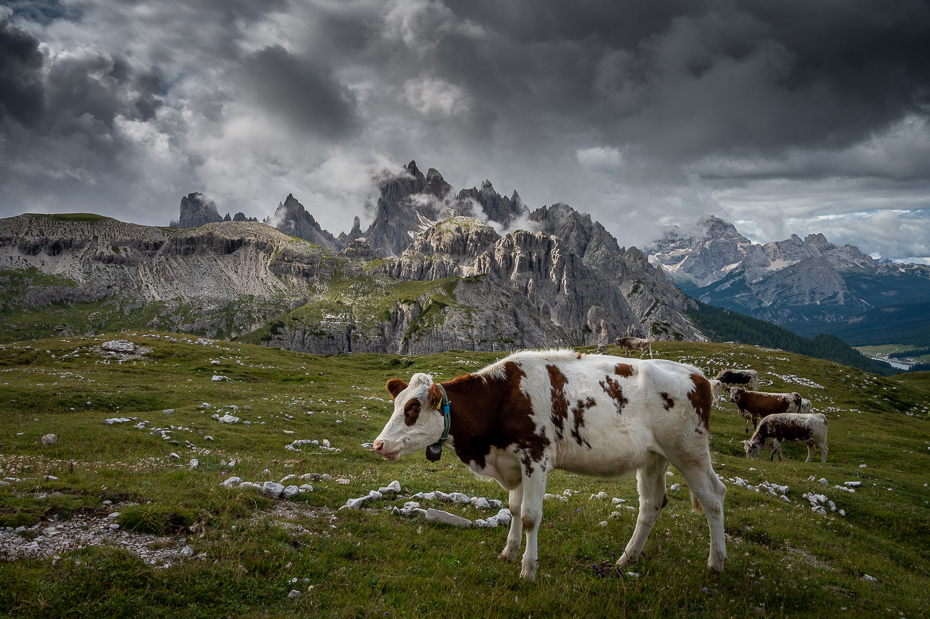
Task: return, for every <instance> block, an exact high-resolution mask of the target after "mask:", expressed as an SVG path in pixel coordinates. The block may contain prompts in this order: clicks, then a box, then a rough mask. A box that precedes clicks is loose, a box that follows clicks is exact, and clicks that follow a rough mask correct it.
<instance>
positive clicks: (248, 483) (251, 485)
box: [239, 481, 262, 490]
mask: <svg viewBox="0 0 930 619" xmlns="http://www.w3.org/2000/svg"><path fill="white" fill-rule="evenodd" d="M239 488H240V489H241V488H254V489H255V490H261V489H262V485H261V484H256V483H255V482H253V481H244V482H242V483H241V484H239Z"/></svg>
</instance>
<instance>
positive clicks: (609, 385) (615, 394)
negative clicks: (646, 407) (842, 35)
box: [600, 376, 629, 414]
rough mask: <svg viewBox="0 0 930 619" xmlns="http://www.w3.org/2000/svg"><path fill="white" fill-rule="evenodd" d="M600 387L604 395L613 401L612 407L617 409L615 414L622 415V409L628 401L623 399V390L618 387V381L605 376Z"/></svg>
mask: <svg viewBox="0 0 930 619" xmlns="http://www.w3.org/2000/svg"><path fill="white" fill-rule="evenodd" d="M600 385H601V389H603V390H604V393H606V394H607V395H609V396H610V397H611V399H612V400H613V401H614V406H616V407H617V412H618V413H620V414H623V407H624V406H626V405H627V403H628V402H629V400H627V399H626V398H625V397H623V389H622V388H621V387H620V383H619V381H616V380H614V379H612V378H611V377H610V376H605V377H604V380H602V381H601V383H600Z"/></svg>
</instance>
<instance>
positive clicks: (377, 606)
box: [0, 331, 930, 618]
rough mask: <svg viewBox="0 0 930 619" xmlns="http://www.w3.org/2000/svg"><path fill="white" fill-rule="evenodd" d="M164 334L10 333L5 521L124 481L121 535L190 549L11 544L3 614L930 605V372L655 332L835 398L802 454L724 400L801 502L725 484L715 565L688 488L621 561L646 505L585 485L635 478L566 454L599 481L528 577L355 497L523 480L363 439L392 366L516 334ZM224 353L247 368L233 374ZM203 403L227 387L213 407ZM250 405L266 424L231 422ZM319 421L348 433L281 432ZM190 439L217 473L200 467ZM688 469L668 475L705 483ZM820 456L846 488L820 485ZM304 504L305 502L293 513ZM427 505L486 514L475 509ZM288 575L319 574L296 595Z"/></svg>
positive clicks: (480, 539)
mask: <svg viewBox="0 0 930 619" xmlns="http://www.w3.org/2000/svg"><path fill="white" fill-rule="evenodd" d="M151 334H152V332H149V331H140V332H136V333H134V334H133V333H120V334H109V335H108V336H97V338H93V337H87V338H80V337H65V338H62V337H59V338H54V339H46V340H40V341H29V342H20V343H13V344H5V345H3V347H0V390H2V393H3V397H2V398H0V469H2V470H0V479H2V478H4V477H15V478H18V479H21V480H22V481H20V482H15V483H13V484H11V485H10V486H4V487H0V527H7V526H11V527H17V526H30V525H32V524H34V523H36V522H47V521H48V520H49V519H51V518H53V517H56V518H57V522H67V521H71V520H73V519H75V518H78V517H81V516H96V517H100V516H105V515H106V514H107V513H110V512H111V511H113V509H114V507H113V506H112V505H107V504H104V501H111V502H113V504H116V505H118V506H119V508H118V511H120V512H121V515H120V517H119V520H118V522H119V524H121V527H122V529H123V530H131V531H135V532H136V533H135V534H156V535H165V536H169V538H170V543H171V544H174V545H175V546H183V545H185V544H186V545H190V546H191V547H192V549H193V556H192V557H191V558H189V559H177V560H175V561H172V565H171V566H170V567H167V568H164V569H162V568H156V567H152V566H149V565H147V564H145V563H144V562H143V561H142V560H140V559H139V558H138V557H136V556H135V555H133V554H130V553H129V552H127V551H126V550H124V549H123V548H122V547H120V546H118V545H111V546H102V547H93V548H84V549H82V550H76V551H72V552H68V553H65V554H63V555H62V556H61V558H60V559H57V560H55V559H53V558H52V557H48V558H43V559H29V560H17V561H6V562H3V561H0V616H16V617H34V616H78V615H82V616H94V617H107V616H147V617H148V616H152V617H163V616H164V617H167V616H190V617H200V616H203V617H207V616H210V617H215V616H245V617H286V616H295V617H296V616H308V615H309V616H322V617H329V616H333V617H368V616H371V617H375V616H377V617H385V616H391V617H394V616H404V617H407V616H410V617H413V616H416V617H475V616H501V617H517V616H519V617H527V616H530V615H532V616H533V617H566V616H570V617H624V616H637V617H641V616H642V617H697V616H700V617H824V616H850V617H854V616H855V617H861V616H874V617H888V616H894V617H898V616H901V615H900V614H899V613H903V616H904V617H909V618H911V617H922V616H927V610H926V609H927V608H928V607H930V603H928V593H927V591H928V590H930V569H928V567H927V566H928V565H930V504H928V501H930V490H928V487H927V486H926V485H925V484H926V483H927V479H928V478H927V470H928V463H930V451H928V446H930V419H928V417H930V409H928V407H930V378H928V376H925V375H922V374H912V375H898V376H894V377H881V376H876V375H873V374H868V373H865V372H863V371H861V370H857V369H853V368H849V367H845V366H840V365H837V364H834V363H830V362H827V361H822V360H817V359H813V358H809V357H803V356H800V355H795V354H792V353H786V352H782V351H775V350H771V349H762V348H759V347H755V346H748V345H739V344H716V343H706V344H697V343H687V342H675V343H665V342H657V343H655V344H653V349H654V353H655V355H656V357H661V358H666V359H673V360H680V361H684V362H688V363H694V364H696V365H698V366H699V367H701V368H702V369H703V370H704V371H705V373H706V374H707V375H713V374H716V373H717V372H718V371H719V370H720V369H723V368H725V367H754V368H755V369H757V370H758V371H759V374H760V377H761V379H762V381H763V389H764V390H771V391H786V390H790V391H794V390H797V391H800V392H801V393H802V395H804V396H805V397H807V398H809V399H811V400H812V402H813V404H814V408H815V410H818V411H820V412H823V413H824V414H826V415H827V416H828V418H829V427H830V430H829V432H830V434H829V442H830V459H829V461H828V462H827V463H826V464H820V463H819V462H813V463H805V462H803V460H804V458H805V457H806V448H805V447H804V446H798V445H787V446H785V447H784V453H785V457H786V460H785V461H784V462H783V463H779V462H777V461H776V462H774V463H771V462H769V461H768V460H767V459H761V460H758V461H747V460H745V459H744V458H743V457H742V446H741V445H740V443H739V441H741V440H743V439H744V438H745V437H746V435H745V433H744V431H743V426H744V423H743V421H742V419H740V418H739V417H738V415H737V414H736V411H735V409H734V408H733V406H732V405H726V406H724V407H723V408H722V409H715V410H714V411H713V414H712V418H711V430H712V432H713V436H712V439H711V449H712V451H713V459H714V462H715V468H716V470H717V472H718V473H719V474H720V475H722V476H723V477H725V478H727V479H728V480H729V479H732V478H735V477H741V478H742V479H746V480H748V481H749V483H751V484H759V483H761V482H762V481H765V480H768V481H770V482H773V483H778V484H786V485H788V486H789V487H790V490H789V493H788V496H789V498H790V499H791V503H785V502H783V501H781V500H779V499H774V498H771V497H769V496H768V495H766V494H764V493H755V492H751V491H749V490H747V489H745V488H741V487H738V486H736V485H734V484H732V483H729V482H728V483H727V488H728V494H727V497H726V502H725V513H726V516H725V518H726V519H725V523H726V531H727V534H728V538H729V539H728V554H729V560H728V562H727V566H726V571H725V572H724V573H723V574H719V575H715V574H709V573H707V572H706V570H705V562H706V559H707V552H708V534H707V526H706V521H705V520H704V518H703V517H701V516H698V515H696V514H694V513H693V512H692V511H691V509H690V504H689V500H688V493H687V490H686V489H684V490H682V491H679V492H672V491H669V504H668V505H667V506H666V508H665V511H664V512H663V514H662V516H661V517H660V518H659V521H658V522H657V524H656V527H655V529H654V530H653V532H652V535H651V536H650V538H649V541H648V542H647V544H646V548H645V550H646V556H645V557H644V558H643V559H642V560H641V561H640V563H638V564H637V565H636V566H635V567H634V568H633V569H632V570H630V571H634V572H636V573H638V574H639V577H632V576H629V575H627V574H625V573H620V574H618V572H617V571H616V568H615V566H614V562H615V561H616V558H617V556H618V555H619V554H620V553H621V552H622V550H623V547H624V546H625V545H626V542H627V541H628V539H629V537H630V535H631V534H632V530H633V526H634V519H635V512H634V511H627V510H623V511H622V512H621V514H622V515H621V517H619V518H610V517H609V514H610V512H611V511H613V507H612V506H611V505H610V504H609V501H606V502H605V501H597V500H594V501H592V500H589V499H588V497H589V496H590V495H591V494H595V493H597V492H599V491H601V490H603V491H606V492H607V493H608V495H609V496H610V497H619V498H623V499H626V500H627V501H628V503H627V504H628V505H636V497H637V494H636V487H635V480H633V479H623V480H602V479H593V478H587V477H581V476H577V475H572V474H567V473H564V472H560V471H557V472H555V473H553V474H552V475H551V476H550V479H549V484H548V488H547V490H548V491H549V492H551V493H561V492H562V491H564V490H565V489H571V490H573V491H577V492H576V493H575V494H574V495H573V496H572V498H570V499H569V500H568V501H565V502H562V501H557V500H547V501H546V503H545V507H544V510H545V516H544V521H543V525H542V528H541V532H540V536H539V559H540V570H539V575H538V579H537V582H536V583H527V582H524V581H522V580H520V578H519V565H518V564H503V563H501V562H500V561H499V560H498V559H497V555H498V553H499V552H500V550H501V549H502V548H503V545H504V540H505V538H506V530H505V529H503V528H497V529H465V530H460V529H450V528H446V527H441V526H437V525H433V524H430V523H427V522H424V521H422V520H419V519H410V520H408V519H403V518H401V517H399V516H394V515H392V514H391V513H390V512H389V511H385V510H384V509H382V508H384V507H390V506H393V505H402V504H403V502H404V500H403V499H395V500H386V501H383V502H382V503H380V504H377V503H376V504H373V505H372V509H370V510H362V511H352V512H347V511H345V510H343V511H339V510H338V508H339V507H340V506H341V505H343V504H344V503H345V501H346V500H347V499H349V498H352V497H358V496H362V495H364V494H367V492H368V491H369V490H372V489H377V488H378V487H380V486H385V485H387V484H388V483H389V482H390V481H392V480H394V479H397V480H399V481H400V483H401V485H402V486H403V488H404V491H405V492H407V493H410V494H412V493H415V492H419V491H423V492H428V491H432V490H442V491H445V492H451V491H460V492H465V493H467V494H469V495H470V496H486V497H488V498H497V499H501V500H506V493H505V492H504V491H503V490H502V489H501V488H500V487H499V486H497V484H495V483H493V482H486V481H483V480H480V479H478V478H477V477H475V476H474V475H473V474H471V473H470V472H469V471H468V470H467V469H466V467H465V466H464V465H463V464H461V463H459V462H458V461H457V460H456V459H454V457H452V455H451V454H450V452H449V451H446V452H445V453H444V455H443V458H442V460H441V461H439V462H437V463H429V462H427V461H426V460H425V459H424V458H423V457H419V456H412V457H407V458H404V459H402V460H400V461H399V462H396V463H385V462H382V461H380V460H379V459H377V458H375V457H374V456H373V454H372V453H371V452H370V451H368V450H367V449H365V448H363V447H362V446H361V444H362V443H365V442H370V441H371V440H372V439H373V438H374V437H375V436H377V434H378V433H379V432H380V430H381V428H382V427H383V425H384V423H385V421H386V420H387V418H388V416H389V415H390V412H391V403H390V399H389V396H388V394H387V392H386V391H385V389H384V384H385V382H386V381H387V380H388V379H389V378H393V377H396V376H400V377H403V378H405V379H409V377H410V375H411V374H413V373H414V372H418V371H429V372H431V373H433V374H434V375H435V376H436V377H437V378H438V379H440V380H446V379H450V378H453V377H455V376H457V375H460V374H463V373H466V372H470V371H474V370H476V369H479V368H480V367H483V366H484V365H486V364H487V363H490V362H492V361H494V360H496V359H498V358H500V357H501V356H503V355H501V354H496V353H472V352H461V351H450V352H447V353H444V354H439V355H430V356H423V357H419V356H407V357H401V356H394V355H375V354H363V355H344V356H318V355H306V354H299V353H294V352H291V351H287V350H280V349H273V348H265V347H260V346H254V345H249V344H244V343H237V342H225V341H218V340H217V341H214V342H212V344H211V345H209V346H204V345H201V344H197V343H196V340H197V336H183V335H172V334H159V335H160V337H144V336H145V335H151ZM116 337H119V338H125V339H129V340H130V341H134V342H136V343H138V344H140V345H144V346H147V347H150V348H151V349H152V350H151V352H150V353H148V354H146V355H143V356H141V357H140V358H138V359H135V360H130V361H124V362H123V363H121V364H120V363H118V362H117V361H115V360H113V359H107V358H106V356H105V355H104V354H102V353H101V352H100V351H99V350H98V348H96V347H97V346H99V344H100V343H102V342H104V341H106V340H108V339H114V338H116ZM27 346H28V347H29V348H27ZM581 350H584V351H586V352H589V351H590V350H591V349H581ZM47 351H48V352H47ZM609 352H612V353H614V352H616V351H615V349H614V347H609ZM52 355H54V357H53V356H52ZM212 361H219V362H220V363H219V365H214V364H213V363H211V362H212ZM214 374H220V375H223V376H228V377H229V378H231V379H232V381H228V382H214V381H212V380H211V378H212V376H213V375H214ZM925 374H926V373H925ZM796 377H803V379H804V380H806V381H813V383H814V384H816V385H817V386H811V383H807V384H801V383H799V382H798V381H799V380H801V379H799V378H796ZM821 387H822V388H821ZM203 402H208V403H210V404H211V408H210V409H208V410H200V409H198V407H199V406H200V404H201V403H203ZM230 405H235V406H237V407H239V410H238V412H237V413H235V414H236V415H237V416H239V417H241V418H242V419H243V420H248V421H250V423H251V425H249V426H245V425H242V424H237V425H223V424H219V423H217V422H216V421H215V420H214V419H213V418H212V414H214V413H216V412H217V409H218V408H219V407H229V406H230ZM246 406H248V407H249V408H248V409H246V408H245V407H246ZM165 409H174V412H173V413H172V414H166V413H164V412H163V411H164V410H165ZM226 410H230V409H228V408H224V411H226ZM114 416H122V417H138V418H139V420H147V421H149V422H150V423H149V424H148V426H147V428H148V429H146V430H140V429H137V428H135V427H134V425H135V423H136V422H135V421H134V422H132V423H126V424H114V425H105V424H104V422H103V420H104V419H106V418H110V417H114ZM263 422H264V425H263ZM169 425H173V426H175V427H176V428H179V427H180V428H184V429H183V430H177V429H176V430H174V431H172V432H171V433H170V434H169V437H168V439H167V440H166V439H163V438H162V437H161V435H160V434H157V433H154V434H153V433H152V432H151V429H152V428H154V427H162V428H164V427H168V426H169ZM49 432H54V433H55V434H57V435H58V437H59V442H58V444H56V445H52V446H49V447H43V446H42V445H41V443H40V442H39V439H40V437H41V436H42V435H44V434H46V433H49ZM208 435H209V436H212V437H213V438H214V439H215V440H213V441H209V440H207V439H206V436H208ZM323 438H327V439H329V440H330V441H331V443H332V445H333V446H334V447H337V448H339V449H341V450H342V451H341V452H339V453H335V452H324V451H322V450H319V449H318V448H311V447H303V448H302V450H301V451H300V452H293V451H288V450H286V449H285V448H284V447H285V445H287V444H288V443H290V442H291V441H293V440H295V439H317V440H322V439H323ZM185 441H189V443H185ZM171 453H176V454H178V455H179V456H180V458H179V459H173V458H171V456H170V454H171ZM191 458H197V459H198V460H199V466H198V467H197V468H194V469H191V468H190V467H189V462H190V460H191ZM230 460H235V461H236V464H235V466H234V467H232V468H230V467H229V466H228V462H229V461H230ZM862 464H865V465H866V468H860V465H862ZM266 469H267V470H268V471H269V473H270V474H264V473H263V471H265V470H266ZM672 472H673V476H671V477H670V478H669V484H672V483H681V484H683V481H682V478H681V476H680V474H679V473H678V471H676V470H674V469H672ZM305 473H318V474H328V475H330V476H331V479H330V480H324V481H318V482H317V481H315V482H312V483H313V486H314V490H313V492H311V493H306V494H302V495H300V496H299V497H297V498H295V499H293V500H291V501H286V502H282V501H273V500H270V499H267V498H264V497H262V496H261V495H260V494H258V493H257V492H254V491H248V490H238V489H227V488H223V487H221V486H219V484H220V482H221V481H222V480H223V479H225V478H226V477H228V476H229V475H237V476H239V477H241V478H243V479H245V480H249V481H259V482H260V481H265V480H269V479H270V480H274V481H277V480H279V479H281V478H283V477H284V476H285V475H288V474H295V475H302V474H305ZM47 475H51V476H54V477H57V478H58V479H57V480H52V479H46V476H47ZM821 477H823V478H826V479H827V480H829V485H828V486H824V485H822V484H819V483H818V482H817V481H816V480H817V479H819V478H821ZM337 478H339V479H342V480H344V481H346V482H347V483H345V484H341V483H337V482H336V479H337ZM811 478H813V480H811ZM849 480H859V481H861V482H862V488H861V489H860V491H859V492H857V493H856V494H848V493H845V492H841V491H838V490H836V489H834V488H833V486H834V485H836V484H840V485H842V483H843V482H844V481H849ZM301 483H302V482H301ZM888 488H891V489H892V490H891V491H889V490H888ZM809 491H812V492H818V493H823V494H826V495H827V496H828V497H830V498H831V499H832V500H834V501H835V502H836V504H837V505H838V507H840V508H842V509H844V510H845V511H846V514H847V515H846V517H845V518H844V517H840V516H838V515H837V514H835V513H834V514H830V515H828V516H826V517H824V516H819V515H817V514H814V513H812V512H811V511H810V508H809V506H808V505H807V502H806V501H805V500H804V499H802V498H801V495H802V494H803V493H805V492H809ZM285 504H286V505H287V506H289V508H290V509H289V510H288V511H286V512H279V511H275V509H276V508H279V507H281V506H282V505H285ZM423 504H424V507H429V506H431V507H436V508H439V509H445V510H447V511H451V512H454V513H458V514H461V515H464V516H466V517H468V518H472V519H474V518H476V517H481V516H480V515H479V513H478V512H477V511H476V510H474V509H473V508H471V507H452V506H449V505H446V504H435V503H434V504H430V503H427V502H424V503H423ZM602 522H605V523H606V524H605V525H603V526H602V525H601V524H600V523H602ZM24 535H25V534H24ZM32 535H33V536H34V535H35V534H34V533H33V534H32ZM198 557H199V558H198ZM865 574H868V575H870V576H872V577H875V578H876V579H877V582H867V581H865V580H863V576H864V575H865ZM295 578H296V579H297V581H296V582H295V583H291V582H290V581H291V580H292V579H295ZM291 589H299V590H300V591H302V592H303V595H302V596H301V597H300V598H299V599H298V600H291V599H288V598H287V594H288V592H289V591H290V590H291ZM843 608H845V609H846V610H845V611H844V610H841V609H843ZM886 609H890V612H889V610H886ZM647 611H648V612H647Z"/></svg>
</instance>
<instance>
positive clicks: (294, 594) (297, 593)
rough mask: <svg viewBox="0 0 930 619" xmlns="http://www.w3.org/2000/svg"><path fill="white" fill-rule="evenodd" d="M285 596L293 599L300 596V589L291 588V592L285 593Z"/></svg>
mask: <svg viewBox="0 0 930 619" xmlns="http://www.w3.org/2000/svg"><path fill="white" fill-rule="evenodd" d="M287 597H289V598H290V599H292V600H294V599H297V598H299V597H300V591H298V590H297V589H291V592H290V593H288V594H287Z"/></svg>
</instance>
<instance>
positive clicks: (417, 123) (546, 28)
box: [0, 0, 930, 262]
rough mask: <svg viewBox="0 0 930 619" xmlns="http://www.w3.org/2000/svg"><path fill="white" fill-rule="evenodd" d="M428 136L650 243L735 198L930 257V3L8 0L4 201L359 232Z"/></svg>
mask: <svg viewBox="0 0 930 619" xmlns="http://www.w3.org/2000/svg"><path fill="white" fill-rule="evenodd" d="M412 159H413V160H416V162H417V164H418V166H419V167H420V168H421V169H422V170H423V171H424V172H425V171H426V170H427V169H428V168H436V169H437V170H439V171H440V172H441V173H442V174H443V176H444V177H445V178H446V180H447V181H448V182H449V183H451V184H452V186H453V187H454V188H455V189H456V190H459V189H463V188H468V187H472V186H476V185H477V186H480V184H481V182H482V181H483V180H485V179H487V180H490V181H491V183H492V184H493V185H494V187H495V189H497V191H499V192H500V193H503V194H506V195H509V194H510V193H512V192H513V191H514V190H516V191H518V192H519V193H520V195H521V197H522V198H523V200H524V202H525V203H526V204H527V206H529V207H530V208H534V209H535V208H538V207H540V206H542V205H545V204H552V203H555V202H566V203H568V204H570V205H571V206H573V207H574V208H576V209H577V210H579V211H583V212H588V213H590V214H591V215H592V216H593V217H594V218H595V219H596V220H598V221H600V222H601V223H602V224H604V226H605V227H606V228H607V229H608V230H609V231H610V232H612V233H613V234H614V235H615V236H616V237H617V239H618V241H619V242H620V244H621V245H625V246H630V245H636V246H639V247H642V246H643V245H645V244H646V243H647V242H648V241H649V240H651V239H653V238H656V237H657V236H658V235H659V234H660V229H661V228H662V227H663V226H667V225H670V224H681V225H687V224H688V223H690V222H692V221H694V220H696V219H697V218H698V217H700V216H702V215H704V214H714V215H717V216H720V217H722V218H724V219H726V220H728V221H731V222H733V223H735V224H736V225H737V228H738V229H739V230H740V231H741V232H742V233H743V234H744V235H746V236H748V237H750V238H752V239H753V240H756V241H763V242H764V241H771V240H781V239H784V238H787V237H788V236H789V235H790V234H792V233H796V234H799V235H800V236H802V237H803V236H804V235H806V234H808V233H812V232H823V233H824V234H825V235H826V236H827V238H828V239H829V240H831V241H833V242H835V243H840V244H842V243H853V244H855V245H857V246H859V247H860V249H862V250H863V251H865V252H866V253H870V254H873V255H876V256H879V255H880V256H882V257H885V258H891V259H895V260H904V261H921V262H930V3H928V2H926V0H886V1H885V2H881V3H876V2H874V1H873V0H842V1H840V0H818V1H817V2H810V1H808V0H803V1H802V0H782V1H779V2H771V1H768V0H754V1H738V0H730V1H723V0H720V1H717V0H704V1H702V0H635V1H622V0H621V1H616V2H603V1H587V0H572V1H570V2H567V1H566V2H561V1H555V0H534V1H529V0H510V1H508V2H500V1H498V0H493V1H492V0H391V1H374V0H261V1H258V0H254V1H249V0H183V1H182V0H164V1H161V0H145V1H144V2H143V1H141V0H140V1H137V0H120V1H119V2H113V1H112V0H47V1H41V0H0V216H2V217H7V216H12V215H17V214H20V213H23V212H47V213H55V212H94V213H100V214H104V215H109V216H112V217H116V218H118V219H121V220H124V221H131V222H136V223H142V224H148V225H166V224H167V223H168V222H169V221H170V220H172V219H177V218H178V212H179V210H178V209H179V203H180V199H181V197H182V196H184V195H187V194H188V193H190V192H194V191H200V192H203V193H205V194H206V195H207V196H209V197H210V198H212V199H213V200H215V201H216V203H217V206H218V208H219V210H220V213H221V214H225V213H226V212H229V213H231V214H235V213H236V212H238V211H242V212H244V213H245V214H246V215H249V216H254V217H258V218H259V219H263V218H264V217H266V216H268V215H270V214H272V213H273V212H274V209H275V208H276V207H277V205H278V203H279V202H281V201H283V200H284V198H285V197H286V196H287V194H288V193H293V194H294V195H295V197H297V199H298V200H300V201H301V202H302V203H303V204H304V205H305V206H306V207H307V209H308V210H309V211H310V212H311V213H312V214H313V215H314V216H315V217H316V219H317V220H318V221H320V223H321V224H322V225H323V226H324V227H325V228H327V229H328V230H330V231H331V232H333V233H334V234H338V233H339V232H341V231H348V229H349V228H350V227H351V225H352V218H353V216H355V215H358V216H360V217H361V218H362V226H363V229H364V227H366V226H367V224H368V222H369V221H370V217H371V211H370V204H371V200H372V199H373V197H375V199H376V196H375V194H374V189H373V184H372V180H371V179H372V178H373V177H374V176H375V175H376V174H377V173H379V172H380V171H381V170H384V169H388V170H391V171H395V172H396V171H399V170H400V168H401V166H402V165H403V164H405V163H407V162H408V161H410V160H412ZM366 204H368V205H369V206H368V208H366Z"/></svg>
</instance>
